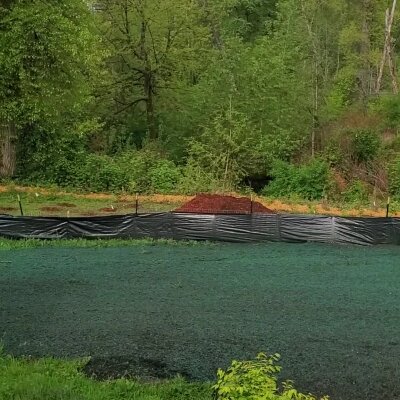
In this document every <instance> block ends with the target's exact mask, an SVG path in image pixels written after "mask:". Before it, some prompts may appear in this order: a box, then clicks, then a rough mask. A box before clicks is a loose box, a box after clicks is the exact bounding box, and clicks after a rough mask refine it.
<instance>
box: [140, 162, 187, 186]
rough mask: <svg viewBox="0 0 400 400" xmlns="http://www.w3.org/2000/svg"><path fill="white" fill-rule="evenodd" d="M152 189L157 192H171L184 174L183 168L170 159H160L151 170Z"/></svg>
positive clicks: (150, 181)
mask: <svg viewBox="0 0 400 400" xmlns="http://www.w3.org/2000/svg"><path fill="white" fill-rule="evenodd" d="M148 175H149V183H150V189H151V190H152V191H153V192H156V193H171V192H174V191H176V186H177V184H178V182H179V180H180V177H181V175H182V173H181V170H180V169H179V168H178V167H177V166H176V165H175V164H174V163H173V162H172V161H169V160H160V161H158V162H157V163H156V165H155V166H154V167H152V168H151V169H150V170H149V174H148Z"/></svg>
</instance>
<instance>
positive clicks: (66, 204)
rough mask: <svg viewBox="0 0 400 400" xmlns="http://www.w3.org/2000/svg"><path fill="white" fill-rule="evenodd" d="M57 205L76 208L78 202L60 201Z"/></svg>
mask: <svg viewBox="0 0 400 400" xmlns="http://www.w3.org/2000/svg"><path fill="white" fill-rule="evenodd" d="M57 206H59V207H65V208H75V207H76V204H72V203H58V204H57Z"/></svg>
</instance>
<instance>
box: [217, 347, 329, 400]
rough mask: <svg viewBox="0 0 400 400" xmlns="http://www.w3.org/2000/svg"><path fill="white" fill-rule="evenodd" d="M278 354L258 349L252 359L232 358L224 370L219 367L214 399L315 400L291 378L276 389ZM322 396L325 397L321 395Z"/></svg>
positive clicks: (278, 367)
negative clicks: (296, 386)
mask: <svg viewBox="0 0 400 400" xmlns="http://www.w3.org/2000/svg"><path fill="white" fill-rule="evenodd" d="M279 358H280V357H279V354H275V355H273V356H267V355H266V354H264V353H260V354H259V355H258V356H257V358H256V359H255V360H253V361H233V362H232V364H231V366H230V368H228V370H227V371H223V370H221V369H220V370H218V373H217V374H218V382H217V383H216V384H215V385H214V386H213V389H214V391H215V397H216V399H217V400H315V399H316V398H315V397H314V396H312V395H304V394H302V393H300V392H298V391H297V390H296V389H295V388H294V387H293V385H292V383H291V382H289V381H287V382H284V383H283V389H282V390H279V387H278V377H277V375H278V374H279V372H280V371H281V367H280V366H278V365H277V364H276V362H277V361H278V360H279ZM323 399H328V397H324V398H323Z"/></svg>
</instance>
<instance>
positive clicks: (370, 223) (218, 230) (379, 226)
mask: <svg viewBox="0 0 400 400" xmlns="http://www.w3.org/2000/svg"><path fill="white" fill-rule="evenodd" d="M0 236H3V237H7V238H15V239H23V238H35V239H73V238H91V239H112V238H121V239H130V238H132V239H134V238H155V239H176V240H213V241H216V240H219V241H227V242H293V243H304V242H320V243H341V244H358V245H378V244H396V245H398V244H400V219H398V218H341V217H330V216H308V215H280V214H251V215H250V214H249V215H210V214H207V215H203V214H183V213H155V214H141V215H135V214H128V215H121V216H106V217H79V218H63V217H56V218H48V217H12V216H0Z"/></svg>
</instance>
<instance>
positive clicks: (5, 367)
mask: <svg viewBox="0 0 400 400" xmlns="http://www.w3.org/2000/svg"><path fill="white" fill-rule="evenodd" d="M84 364H85V361H63V360H55V359H40V360H37V361H33V360H29V359H15V358H12V357H5V356H1V355H0V399H2V400H208V399H210V400H211V398H212V397H211V387H210V385H209V384H200V383H197V384H192V383H187V382H186V381H184V380H183V379H181V378H176V379H174V380H170V381H160V382H155V383H141V382H139V381H133V380H126V379H121V380H115V381H107V382H97V381H95V380H92V379H89V378H87V377H86V376H85V375H84V374H83V373H81V372H80V369H81V368H82V367H83V365H84Z"/></svg>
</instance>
